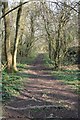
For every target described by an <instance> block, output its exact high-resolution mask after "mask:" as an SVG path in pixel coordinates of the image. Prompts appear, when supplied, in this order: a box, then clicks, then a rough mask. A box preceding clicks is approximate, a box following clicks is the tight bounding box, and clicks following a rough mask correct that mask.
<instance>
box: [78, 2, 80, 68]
mask: <svg viewBox="0 0 80 120" xmlns="http://www.w3.org/2000/svg"><path fill="white" fill-rule="evenodd" d="M78 43H79V48H78V67H79V69H80V1H79V2H78Z"/></svg>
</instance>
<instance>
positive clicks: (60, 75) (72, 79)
mask: <svg viewBox="0 0 80 120" xmlns="http://www.w3.org/2000/svg"><path fill="white" fill-rule="evenodd" d="M52 74H53V76H55V77H56V78H57V79H58V80H62V81H63V82H64V83H65V84H68V85H70V86H71V87H72V88H73V89H75V90H76V92H77V93H80V77H79V75H80V70H59V71H53V72H52Z"/></svg>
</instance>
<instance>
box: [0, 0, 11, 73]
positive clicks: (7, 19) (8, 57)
mask: <svg viewBox="0 0 80 120" xmlns="http://www.w3.org/2000/svg"><path fill="white" fill-rule="evenodd" d="M2 4H3V7H4V8H3V15H4V14H5V13H6V12H7V11H8V10H9V9H8V2H3V3H2ZM4 27H5V39H4V46H5V58H6V62H7V70H8V72H11V71H12V54H11V50H10V48H11V46H10V17H9V15H7V16H5V17H4Z"/></svg>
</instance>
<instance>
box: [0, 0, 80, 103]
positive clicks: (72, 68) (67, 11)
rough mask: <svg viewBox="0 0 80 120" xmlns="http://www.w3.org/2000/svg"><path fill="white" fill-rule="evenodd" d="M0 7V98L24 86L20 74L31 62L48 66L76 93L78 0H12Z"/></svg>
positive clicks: (79, 25)
mask: <svg viewBox="0 0 80 120" xmlns="http://www.w3.org/2000/svg"><path fill="white" fill-rule="evenodd" d="M0 7H1V15H0V26H1V28H0V38H1V41H2V43H1V44H0V48H2V50H1V49H0V50H1V51H2V52H1V71H2V83H3V85H2V91H3V94H2V100H3V102H6V101H7V100H8V99H10V98H11V97H12V96H19V94H20V91H21V90H22V89H25V85H24V84H25V83H24V81H25V80H24V76H23V74H22V75H20V74H21V73H22V71H23V68H25V66H27V67H26V70H28V65H31V64H33V63H34V64H35V63H37V64H42V66H45V69H46V70H47V68H52V69H51V71H50V73H51V75H52V76H55V77H56V79H60V80H62V81H64V83H66V84H67V85H71V87H73V89H74V91H75V92H76V94H79V93H80V85H79V84H80V81H79V74H80V70H79V67H80V65H79V60H80V57H79V52H80V45H79V41H80V40H79V39H80V1H75V0H60V1H59V0H55V1H54V0H53V1H52V0H51V1H50V0H48V1H47V0H29V1H24V0H23V1H21V0H20V1H17V0H16V1H15V0H13V1H12V2H10V1H5V2H4V1H3V2H0ZM1 46H2V47H1ZM38 56H39V57H38ZM37 57H38V58H37ZM36 58H37V60H36ZM35 66H37V65H36V64H35ZM40 67H41V66H40ZM28 77H30V75H29V74H27V75H26V81H27V79H28ZM34 79H35V76H34ZM46 79H47V78H46ZM23 83H24V84H23ZM44 84H45V83H44ZM26 87H27V86H26ZM48 87H49V86H48ZM53 87H54V86H53ZM18 93H19V94H18ZM46 94H47V93H46ZM43 95H44V94H43Z"/></svg>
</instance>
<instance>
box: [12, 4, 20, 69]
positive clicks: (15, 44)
mask: <svg viewBox="0 0 80 120" xmlns="http://www.w3.org/2000/svg"><path fill="white" fill-rule="evenodd" d="M21 12H22V6H20V7H19V9H18V12H17V18H16V33H15V40H14V48H13V58H12V64H13V70H14V71H17V67H16V64H17V63H16V58H17V49H18V43H19V39H20V36H21V35H20V33H19V26H20V17H21Z"/></svg>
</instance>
